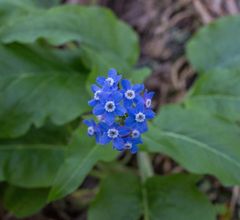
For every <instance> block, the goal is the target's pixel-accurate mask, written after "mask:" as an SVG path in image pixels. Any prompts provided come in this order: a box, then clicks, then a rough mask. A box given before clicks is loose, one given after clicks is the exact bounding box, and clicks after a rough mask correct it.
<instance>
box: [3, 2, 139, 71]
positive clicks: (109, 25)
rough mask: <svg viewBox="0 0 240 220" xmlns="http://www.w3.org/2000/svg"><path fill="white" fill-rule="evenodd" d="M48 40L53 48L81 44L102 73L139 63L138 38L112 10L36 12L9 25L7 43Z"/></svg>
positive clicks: (88, 59)
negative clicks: (71, 43) (73, 43)
mask: <svg viewBox="0 0 240 220" xmlns="http://www.w3.org/2000/svg"><path fill="white" fill-rule="evenodd" d="M40 38H44V39H46V40H47V41H48V42H49V43H50V44H52V45H56V46H58V45H62V44H65V43H68V42H78V43H80V47H81V48H82V53H83V54H82V55H83V59H84V62H85V63H86V64H88V65H89V66H91V67H92V68H94V67H95V66H97V67H98V69H99V71H100V72H101V71H106V70H108V69H109V68H111V67H115V68H116V69H118V70H119V71H122V70H126V69H129V68H130V67H132V65H134V64H135V63H136V60H137V58H138V53H139V48H138V40H137V36H136V34H135V33H134V32H133V31H132V29H131V28H130V27H128V26H127V25H126V24H124V23H123V22H121V21H119V20H117V19H116V17H115V16H114V15H113V14H112V12H111V11H110V10H108V9H103V8H99V7H84V6H72V5H67V6H60V7H55V8H51V9H49V10H45V11H44V10H43V11H38V12H34V13H32V14H29V15H27V16H25V17H22V18H18V19H16V21H15V22H11V23H9V24H7V25H5V26H4V27H3V28H2V29H1V31H0V39H1V41H2V42H3V43H11V42H21V43H33V42H35V41H36V40H38V39H40Z"/></svg>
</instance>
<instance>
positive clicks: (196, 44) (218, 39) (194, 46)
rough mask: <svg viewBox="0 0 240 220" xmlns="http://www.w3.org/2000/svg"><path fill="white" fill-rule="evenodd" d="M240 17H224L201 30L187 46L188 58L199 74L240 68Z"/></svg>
mask: <svg viewBox="0 0 240 220" xmlns="http://www.w3.org/2000/svg"><path fill="white" fill-rule="evenodd" d="M239 26H240V16H231V17H224V18H220V19H219V20H216V21H214V22H212V23H210V24H209V25H207V26H205V27H203V28H201V29H200V31H198V32H197V34H195V36H194V37H193V38H192V39H191V40H190V42H189V43H188V45H187V56H188V59H189V60H190V62H191V64H192V65H193V66H194V68H195V69H196V70H197V71H199V72H207V71H209V70H212V69H216V68H217V69H221V68H224V69H226V68H227V69H229V68H231V69H232V68H234V69H235V68H239V67H240V65H239V63H240V44H239V43H238V41H239V36H240V29H239Z"/></svg>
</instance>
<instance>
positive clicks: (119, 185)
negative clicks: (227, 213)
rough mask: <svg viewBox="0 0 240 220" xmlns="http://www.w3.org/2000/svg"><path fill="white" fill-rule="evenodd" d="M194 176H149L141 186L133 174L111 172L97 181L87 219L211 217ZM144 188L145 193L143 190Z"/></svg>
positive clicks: (199, 219)
mask: <svg viewBox="0 0 240 220" xmlns="http://www.w3.org/2000/svg"><path fill="white" fill-rule="evenodd" d="M197 180H198V178H197V177H196V176H191V175H186V174H178V175H172V176H166V177H152V178H150V179H148V180H147V181H146V183H145V184H144V185H141V183H140V179H139V178H138V177H136V176H134V175H133V174H126V173H122V174H113V175H111V176H109V177H107V178H106V179H105V180H103V182H102V183H101V188H100V192H99V193H98V195H97V197H96V200H95V201H94V202H93V204H92V205H91V206H90V209H89V213H88V214H89V215H88V217H89V220H108V219H109V220H110V219H115V220H122V219H128V220H138V219H140V217H141V215H143V216H144V219H148V220H155V219H156V220H158V219H164V220H175V219H179V220H193V219H195V220H202V219H203V218H204V219H206V220H214V219H215V215H216V213H215V210H214V207H213V206H212V205H211V204H210V202H209V201H208V199H207V198H206V197H205V196H204V195H203V194H202V193H200V192H199V191H198V190H197V188H196V186H195V184H196V181H197ZM144 191H145V193H143V192H144Z"/></svg>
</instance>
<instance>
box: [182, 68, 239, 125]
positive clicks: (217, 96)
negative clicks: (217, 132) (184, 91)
mask: <svg viewBox="0 0 240 220" xmlns="http://www.w3.org/2000/svg"><path fill="white" fill-rule="evenodd" d="M239 82H240V70H231V71H229V70H218V71H213V72H210V73H209V74H205V75H203V76H201V77H200V78H199V79H198V80H197V82H196V84H195V85H194V86H193V88H192V89H191V92H190V94H189V96H188V98H187V99H186V100H185V102H184V104H185V105H186V106H187V107H188V108H196V109H202V110H203V111H208V112H210V113H211V114H213V115H215V116H216V115H217V116H220V117H223V118H226V119H229V120H230V121H232V122H240V114H239V113H240V87H239Z"/></svg>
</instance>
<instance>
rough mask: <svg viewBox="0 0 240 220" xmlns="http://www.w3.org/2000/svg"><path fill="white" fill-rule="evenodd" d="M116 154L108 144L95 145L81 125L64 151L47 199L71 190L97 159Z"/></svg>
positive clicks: (112, 156) (103, 159)
mask: <svg viewBox="0 0 240 220" xmlns="http://www.w3.org/2000/svg"><path fill="white" fill-rule="evenodd" d="M117 154H118V153H117V152H116V151H115V150H113V149H112V148H111V147H110V146H101V145H97V144H96V141H95V139H94V138H92V137H88V136H87V130H86V126H85V125H83V126H81V128H80V129H78V130H77V131H76V132H75V135H74V137H73V140H72V142H71V143H70V145H69V147H68V150H67V151H66V156H65V160H64V162H63V164H62V166H61V168H60V169H59V172H58V174H57V176H56V178H55V180H54V182H53V185H52V189H51V191H50V194H49V197H48V200H49V201H52V200H56V199H59V198H61V197H64V196H66V195H67V194H69V193H71V192H73V191H74V190H75V189H77V188H78V187H79V186H80V184H81V183H82V181H83V180H84V178H85V177H86V175H87V174H88V172H89V171H90V170H91V169H92V167H93V166H94V165H95V164H96V163H97V162H98V161H99V160H102V161H111V160H113V159H115V158H116V156H117Z"/></svg>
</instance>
